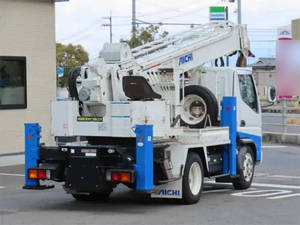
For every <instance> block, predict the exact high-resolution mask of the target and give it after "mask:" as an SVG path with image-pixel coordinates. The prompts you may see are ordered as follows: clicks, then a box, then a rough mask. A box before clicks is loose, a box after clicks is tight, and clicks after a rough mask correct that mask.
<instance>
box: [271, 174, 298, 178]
mask: <svg viewBox="0 0 300 225" xmlns="http://www.w3.org/2000/svg"><path fill="white" fill-rule="evenodd" d="M269 177H273V178H286V179H300V176H287V175H271V176H269Z"/></svg>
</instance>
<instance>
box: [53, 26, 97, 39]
mask: <svg viewBox="0 0 300 225" xmlns="http://www.w3.org/2000/svg"><path fill="white" fill-rule="evenodd" d="M99 24H101V23H100V22H99V21H94V22H93V23H92V24H90V25H89V26H88V27H86V28H84V29H82V30H80V31H77V32H75V33H73V34H71V35H69V36H67V37H65V38H61V39H59V40H58V42H61V41H65V40H70V39H72V38H74V37H76V36H78V35H80V34H82V33H84V32H86V31H88V30H90V29H92V28H94V27H95V26H96V25H99Z"/></svg>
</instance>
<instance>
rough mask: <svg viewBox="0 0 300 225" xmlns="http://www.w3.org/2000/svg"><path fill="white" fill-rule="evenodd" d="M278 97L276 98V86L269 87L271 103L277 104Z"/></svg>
mask: <svg viewBox="0 0 300 225" xmlns="http://www.w3.org/2000/svg"><path fill="white" fill-rule="evenodd" d="M276 100H277V97H276V89H275V87H274V86H270V87H268V101H269V102H271V103H274V102H276Z"/></svg>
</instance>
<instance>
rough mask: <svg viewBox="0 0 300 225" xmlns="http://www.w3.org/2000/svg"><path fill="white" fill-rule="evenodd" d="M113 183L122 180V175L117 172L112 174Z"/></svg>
mask: <svg viewBox="0 0 300 225" xmlns="http://www.w3.org/2000/svg"><path fill="white" fill-rule="evenodd" d="M110 177H111V181H120V180H121V174H120V173H117V172H111V175H110Z"/></svg>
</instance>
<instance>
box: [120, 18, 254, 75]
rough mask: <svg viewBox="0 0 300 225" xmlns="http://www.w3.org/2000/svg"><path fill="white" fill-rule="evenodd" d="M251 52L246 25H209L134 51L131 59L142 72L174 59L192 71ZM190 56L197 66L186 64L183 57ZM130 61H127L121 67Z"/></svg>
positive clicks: (156, 41) (224, 23)
mask: <svg viewBox="0 0 300 225" xmlns="http://www.w3.org/2000/svg"><path fill="white" fill-rule="evenodd" d="M249 49H250V42H249V39H248V37H247V28H246V26H245V25H236V24H233V23H230V22H221V23H217V24H212V23H208V24H204V25H200V26H197V27H195V28H193V29H190V30H188V31H184V32H181V33H178V34H175V35H173V36H170V37H166V38H163V39H160V40H155V41H153V42H150V43H147V44H144V45H142V46H139V47H136V48H133V49H131V53H132V56H133V58H131V60H132V59H134V60H135V62H136V63H137V64H138V65H139V66H141V67H142V69H149V68H152V67H154V66H156V65H162V64H168V63H172V62H174V60H175V61H177V66H180V67H181V69H184V70H189V69H192V68H194V67H196V66H199V65H202V64H204V63H207V62H210V61H212V60H214V59H216V58H219V57H222V56H224V55H227V54H230V53H232V52H235V51H242V52H243V53H244V55H247V54H248V50H249ZM189 54H192V59H193V61H194V62H196V63H188V64H185V59H184V58H181V57H187V60H189V59H190V58H189V57H191V56H189ZM180 60H181V61H180ZM127 62H128V61H127V60H125V61H123V62H122V64H123V63H127Z"/></svg>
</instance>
